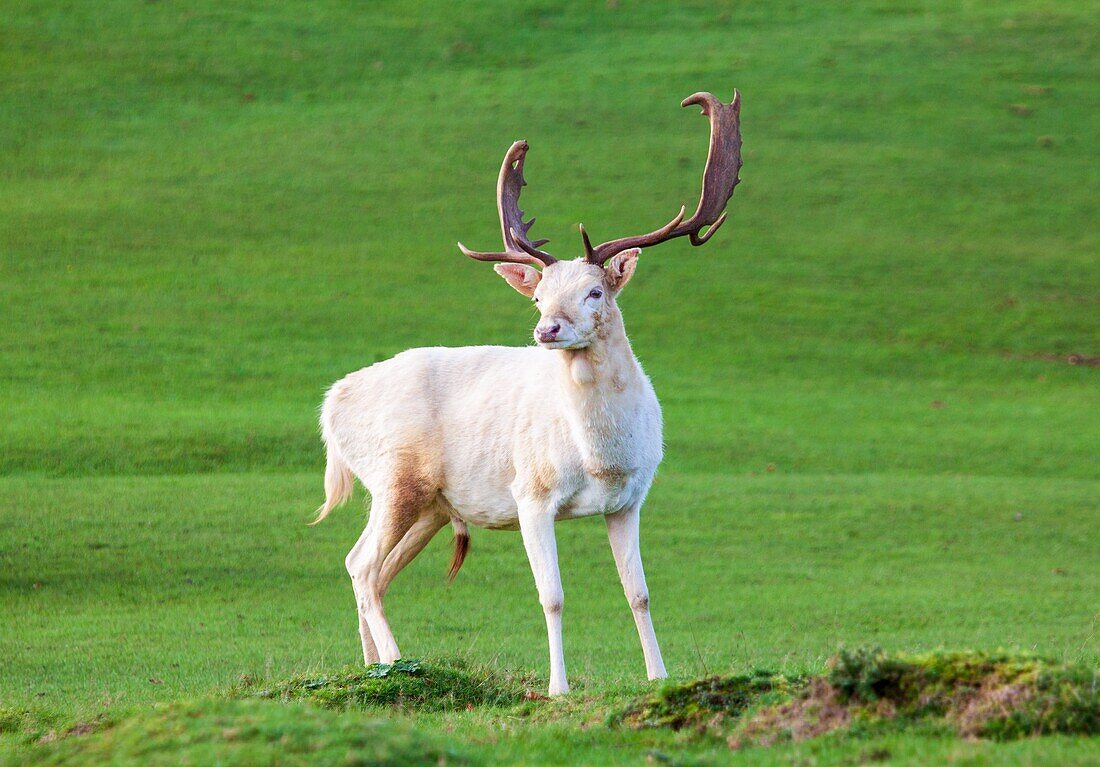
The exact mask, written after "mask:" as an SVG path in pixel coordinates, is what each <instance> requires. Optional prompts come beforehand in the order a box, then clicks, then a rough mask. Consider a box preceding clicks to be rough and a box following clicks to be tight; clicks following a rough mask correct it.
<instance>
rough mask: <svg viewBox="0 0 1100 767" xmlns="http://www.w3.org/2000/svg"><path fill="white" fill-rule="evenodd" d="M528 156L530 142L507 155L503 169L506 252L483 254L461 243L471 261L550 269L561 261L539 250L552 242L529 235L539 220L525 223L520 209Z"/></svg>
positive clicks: (500, 198)
mask: <svg viewBox="0 0 1100 767" xmlns="http://www.w3.org/2000/svg"><path fill="white" fill-rule="evenodd" d="M526 154H527V142H526V141H517V142H516V143H514V144H512V146H511V147H510V148H509V149H508V151H507V153H505V155H504V164H503V165H501V166H500V177H499V178H498V179H497V210H498V211H499V212H500V229H501V233H502V234H503V235H504V251H503V252H501V253H482V252H480V251H476V250H470V249H469V248H467V247H466V246H465V245H463V244H462V243H461V242H460V243H458V247H459V249H460V250H462V252H463V253H465V254H466V255H467V256H469V257H470V258H476V259H477V260H478V261H507V262H508V263H512V264H532V265H534V266H550V264H553V263H555V262H557V260H558V259H556V258H554V257H553V256H551V255H550V254H549V253H546V252H544V251H541V250H539V248H540V247H541V246H543V245H545V244H546V243H548V242H550V241H549V240H535V241H534V242H531V240H530V239H529V238H528V236H527V232H528V231H530V229H531V225H532V224H534V223H535V219H533V218H532V219H531V220H530V221H528V222H526V223H524V221H523V211H522V210H520V209H519V194H520V192H521V191H523V187H524V186H526V185H527V182H526V181H524V180H523V158H524V157H525V156H526Z"/></svg>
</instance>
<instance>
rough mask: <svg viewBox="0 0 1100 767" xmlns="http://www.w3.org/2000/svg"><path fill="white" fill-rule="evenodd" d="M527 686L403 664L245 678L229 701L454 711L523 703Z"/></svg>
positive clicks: (471, 669) (486, 674)
mask: <svg viewBox="0 0 1100 767" xmlns="http://www.w3.org/2000/svg"><path fill="white" fill-rule="evenodd" d="M524 681H525V680H524V679H522V678H517V677H513V676H508V675H506V674H504V673H501V672H499V671H494V670H491V669H488V668H484V667H476V666H471V665H470V664H468V663H466V662H464V661H461V660H453V659H451V660H441V661H432V662H430V663H429V662H421V661H415V660H399V661H397V662H396V663H394V664H393V665H386V664H379V663H376V664H374V665H372V666H366V667H363V666H355V667H348V668H345V669H341V670H339V671H335V672H333V673H329V674H321V675H309V674H303V675H299V676H295V677H291V678H289V679H281V680H274V681H272V680H257V679H254V678H251V677H244V678H242V679H241V680H239V681H238V683H237V684H236V685H234V686H233V687H232V688H230V689H229V691H228V697H229V698H232V699H242V698H262V699H268V700H278V701H283V702H289V701H308V702H310V703H315V704H317V705H320V706H324V707H326V708H336V709H346V708H379V707H396V708H402V709H409V710H417V711H450V710H454V709H468V708H473V707H481V706H510V705H513V704H516V703H519V702H520V701H522V700H523V699H524V694H525V692H526V688H525V685H524Z"/></svg>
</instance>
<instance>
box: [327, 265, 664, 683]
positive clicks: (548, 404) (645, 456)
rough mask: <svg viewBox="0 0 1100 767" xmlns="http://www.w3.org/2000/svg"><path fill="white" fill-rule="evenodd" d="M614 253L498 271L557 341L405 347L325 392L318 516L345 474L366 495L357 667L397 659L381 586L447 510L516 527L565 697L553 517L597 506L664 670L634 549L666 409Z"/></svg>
mask: <svg viewBox="0 0 1100 767" xmlns="http://www.w3.org/2000/svg"><path fill="white" fill-rule="evenodd" d="M625 258H626V259H627V260H628V261H629V263H628V264H627V267H625V268H624V259H623V258H618V257H617V259H618V260H617V261H615V262H613V263H612V264H610V265H609V266H608V267H607V269H606V270H605V269H601V268H600V267H597V266H593V265H591V264H587V263H584V262H582V261H574V262H559V263H556V264H553V265H551V266H549V267H547V268H546V269H545V270H544V271H543V272H542V273H539V272H538V271H536V270H534V269H532V268H531V267H526V266H518V265H513V264H507V265H503V264H502V265H500V266H498V267H497V270H498V272H500V273H501V274H502V275H503V276H504V277H505V279H507V280H508V281H509V283H510V284H512V285H513V287H515V288H516V289H517V290H519V291H520V292H521V293H524V294H525V295H532V294H533V295H534V296H535V297H537V298H538V299H539V302H538V303H539V308H540V311H541V312H542V319H541V320H540V327H542V326H545V325H548V324H549V323H556V324H558V325H559V326H561V328H562V331H561V335H560V339H561V340H556V341H555V342H553V343H551V344H548V345H546V346H549V347H553V348H545V347H544V346H535V347H529V348H509V347H499V346H473V347H464V348H457V349H453V348H439V347H436V348H422V349H412V350H410V351H406V352H403V353H401V354H399V355H397V356H396V357H394V358H393V359H390V360H386V361H384V362H379V363H377V364H375V365H371V366H370V367H368V368H364V369H362V370H359V371H357V372H355V373H352V374H350V375H348V376H347V377H345V378H343V379H342V380H340V381H338V382H337V383H336V384H334V385H333V386H332V388H331V389H330V390H329V392H328V394H327V396H326V397H325V402H324V406H323V408H322V413H321V425H322V433H323V436H324V439H325V442H326V444H327V447H328V456H329V458H328V460H329V466H328V469H327V471H326V479H325V487H326V494H327V496H328V497H327V499H326V503H325V506H324V507H323V508H322V511H321V517H323V516H324V515H325V514H327V513H328V511H329V510H331V508H333V507H334V506H336V505H338V504H339V503H340V502H342V501H343V500H344V499H345V498H346V497H347V496H348V495H350V493H351V483H350V476H349V473H348V472H349V469H350V471H351V472H353V473H354V474H355V475H356V476H358V477H359V479H360V480H361V481H362V483H363V484H364V485H365V486H366V487H367V489H368V490H370V492H371V495H372V498H373V503H372V510H371V514H370V519H369V521H368V524H367V528H366V530H365V531H364V533H363V535H362V537H361V538H360V539H359V542H358V543H357V544H356V546H355V548H353V549H352V551H351V552H350V553H349V554H348V558H347V566H348V571H349V573H350V574H351V576H352V583H353V586H354V587H355V592H356V597H357V602H358V607H359V616H360V634H361V638H362V642H363V653H364V658H365V660H366V661H367V662H368V663H371V662H376V661H378V660H379V659H380V660H382V661H383V662H392V661H393V660H395V659H396V658H398V657H399V650H398V649H397V644H396V643H395V641H394V639H393V635H392V633H391V632H390V629H389V625H388V623H387V622H386V618H385V614H384V613H383V611H382V596H383V594H384V593H385V591H386V588H387V587H388V586H389V583H390V581H391V580H392V579H393V577H394V576H395V575H396V574H397V572H398V571H399V570H400V569H401V568H402V567H403V566H404V565H405V564H407V563H408V561H411V559H412V558H413V557H415V556H416V554H417V553H419V551H420V550H421V549H422V548H423V546H424V545H426V544H427V542H428V540H430V538H431V537H432V536H433V535H434V534H435V533H436V532H438V530H439V529H441V528H442V527H443V526H445V525H446V524H447V522H448V521H452V522H453V523H455V524H457V525H463V523H468V524H470V525H475V526H477V527H483V528H491V529H508V530H514V529H519V530H520V532H521V534H522V537H523V542H524V546H525V547H526V549H527V554H528V557H529V559H530V562H531V567H532V571H533V573H534V576H535V584H536V587H537V588H538V594H539V601H540V602H541V604H542V607H543V611H544V613H545V617H546V624H547V631H548V634H549V642H550V693H551V694H556V693H561V692H566V691H567V690H568V683H567V682H566V674H565V660H564V655H563V652H562V639H561V612H562V605H563V599H564V596H563V592H562V587H561V578H560V576H559V571H558V561H557V550H556V543H555V538H554V523H555V521H557V520H559V519H573V518H578V517H587V516H593V515H603V516H605V517H606V519H607V527H608V535H609V539H610V542H611V547H612V550H613V554H614V557H615V562H616V565H617V566H618V570H619V574H620V576H621V579H622V583H623V588H624V590H625V592H626V596H627V599H628V601H629V603H630V606H631V609H632V610H633V613H634V618H635V622H636V624H637V628H638V634H639V637H640V638H641V642H642V649H643V653H644V656H645V663H646V670H647V673H648V676H649V678H651V679H654V678H659V677H664V676H665V669H664V664H663V662H662V660H661V654H660V650H659V649H658V647H657V641H656V638H655V637H654V633H653V624H652V621H651V620H650V615H649V594H648V590H647V588H646V583H645V575H644V573H643V570H642V562H641V555H640V553H639V546H638V516H639V510H640V509H641V506H642V502H643V501H644V500H645V497H646V493H647V492H648V490H649V487H650V483H651V482H652V480H653V475H654V473H655V472H656V470H657V466H658V464H659V463H660V461H661V457H662V441H661V412H660V407H659V405H658V403H657V397H656V395H655V394H654V392H653V387H652V386H651V384H650V382H649V379H648V378H647V377H646V376H645V374H644V373H643V372H642V369H641V367H640V365H639V364H638V361H637V359H636V358H635V357H634V355H633V353H632V351H631V349H630V344H629V342H628V340H627V337H626V332H625V329H624V328H623V324H622V317H621V315H620V313H619V310H618V307H617V306H616V305H615V301H614V297H615V295H616V294H617V292H618V291H619V290H621V288H622V287H623V286H624V285H625V284H626V281H627V280H629V278H630V274H631V273H632V272H633V266H634V261H633V259H636V258H637V251H631V252H630V253H629V254H627V255H626V256H625ZM592 291H597V292H602V294H603V295H602V296H600V297H598V298H593V297H592ZM410 477H412V478H414V479H415V481H413V480H412V479H410ZM414 488H417V492H415V493H414V492H412V490H413V489H414ZM409 499H412V500H409ZM319 518H320V517H319ZM464 530H465V528H464V527H462V529H461V531H464Z"/></svg>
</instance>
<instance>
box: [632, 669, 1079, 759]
mask: <svg viewBox="0 0 1100 767" xmlns="http://www.w3.org/2000/svg"><path fill="white" fill-rule="evenodd" d="M611 721H612V723H613V724H621V725H623V726H627V727H633V728H642V727H668V728H671V729H675V730H682V729H691V730H695V731H698V732H708V733H710V734H714V735H722V736H725V737H727V738H728V739H729V742H730V744H731V745H732V746H734V747H739V746H742V745H749V744H760V745H770V744H773V743H776V742H780V741H784V740H805V739H807V738H812V737H816V736H819V735H823V734H826V733H829V732H834V731H838V730H855V729H861V728H862V729H868V728H870V729H899V728H903V727H907V726H911V725H915V724H920V725H922V726H930V727H932V728H934V729H942V730H945V731H951V732H955V733H957V734H959V735H962V736H964V737H970V738H990V739H995V740H1011V739H1015V738H1022V737H1029V736H1038V735H1050V734H1066V735H1095V734H1100V670H1096V669H1090V668H1086V667H1083V666H1067V665H1061V664H1056V663H1052V662H1050V661H1046V660H1043V659H1041V658H1035V657H1031V656H1020V655H1009V654H1006V653H973V652H967V653H929V654H924V655H890V654H887V653H885V652H883V651H882V650H879V649H873V650H857V651H854V652H846V651H845V652H841V653H839V654H838V655H837V656H835V657H834V658H832V659H831V660H830V662H829V671H828V672H827V673H826V674H823V675H821V676H817V677H811V678H794V679H791V678H787V677H783V676H780V675H777V674H773V673H771V672H757V673H754V674H750V675H741V676H729V677H711V678H709V679H704V680H701V681H698V682H692V683H690V684H685V685H675V686H670V687H666V688H665V689H664V690H662V691H661V692H659V693H657V694H655V695H650V696H646V697H645V698H641V699H640V700H638V701H636V702H635V703H634V704H632V705H631V706H629V707H628V708H627V709H625V710H624V711H622V712H620V713H619V714H617V715H616V716H614V717H612V720H611Z"/></svg>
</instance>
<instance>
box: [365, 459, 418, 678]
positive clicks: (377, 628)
mask: <svg viewBox="0 0 1100 767" xmlns="http://www.w3.org/2000/svg"><path fill="white" fill-rule="evenodd" d="M435 493H436V490H435V488H434V487H433V486H432V485H431V484H430V483H428V482H426V481H424V480H422V479H420V478H418V477H401V476H400V475H399V477H398V479H397V480H396V481H395V482H394V483H393V485H392V486H391V487H390V488H388V489H387V490H386V491H385V492H381V493H377V494H374V496H373V500H372V503H371V513H370V522H369V523H368V524H367V529H366V530H364V531H363V534H362V535H361V536H360V537H359V540H358V541H357V542H356V544H355V546H354V547H352V550H351V551H350V552H348V555H347V558H346V559H345V560H344V564H345V565H346V566H347V569H348V574H349V575H350V576H351V581H352V586H353V588H354V589H355V596H356V600H357V602H358V604H359V615H360V617H361V622H360V627H361V628H360V636H361V637H362V636H363V632H362V623H364V622H365V623H366V627H367V629H368V630H369V634H370V636H371V639H372V641H373V643H374V645H375V648H376V650H377V655H378V660H380V661H381V662H383V663H393V662H394V661H395V660H397V659H398V658H400V657H401V651H400V650H399V649H398V648H397V642H396V641H395V640H394V638H393V632H391V631H390V626H389V622H388V621H387V620H386V614H385V612H384V611H383V609H382V595H383V594H384V593H385V586H384V584H383V580H382V570H383V566H384V565H385V562H386V558H387V557H388V556H389V555H390V553H391V552H392V551H393V550H394V548H395V547H396V546H397V545H398V543H400V541H401V539H402V538H404V537H405V534H406V533H408V532H409V530H410V529H411V528H412V527H413V526H414V525H415V524H416V522H417V520H419V519H420V516H421V514H422V513H423V512H424V511H425V510H426V509H427V507H428V506H430V505H431V502H432V500H433V499H434V498H435ZM368 649H369V648H368V647H367V642H366V640H365V639H364V641H363V656H364V659H365V660H367V661H368V662H371V661H370V660H369V659H370V658H371V655H370V654H369V652H368Z"/></svg>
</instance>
